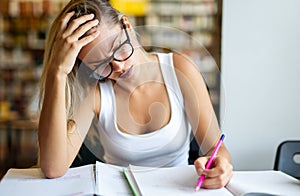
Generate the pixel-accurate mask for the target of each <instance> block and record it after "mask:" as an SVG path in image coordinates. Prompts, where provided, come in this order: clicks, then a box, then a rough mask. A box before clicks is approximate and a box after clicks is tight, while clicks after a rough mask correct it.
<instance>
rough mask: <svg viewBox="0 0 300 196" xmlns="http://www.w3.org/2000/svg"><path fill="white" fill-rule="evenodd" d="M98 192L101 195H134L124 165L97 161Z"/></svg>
mask: <svg viewBox="0 0 300 196" xmlns="http://www.w3.org/2000/svg"><path fill="white" fill-rule="evenodd" d="M96 191H97V192H96V193H97V194H99V195H109V196H117V195H119V196H122V195H127V196H128V195H132V192H131V190H130V188H129V186H128V184H127V182H126V180H125V178H124V176H123V173H122V167H119V166H115V165H110V164H105V163H101V162H96Z"/></svg>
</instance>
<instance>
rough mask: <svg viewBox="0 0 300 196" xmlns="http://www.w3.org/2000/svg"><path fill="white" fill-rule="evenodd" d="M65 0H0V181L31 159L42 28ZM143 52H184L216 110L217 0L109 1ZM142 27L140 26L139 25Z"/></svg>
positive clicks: (45, 28) (34, 154)
mask: <svg viewBox="0 0 300 196" xmlns="http://www.w3.org/2000/svg"><path fill="white" fill-rule="evenodd" d="M67 2H68V0H1V1H0V179H1V177H2V176H3V175H4V174H5V172H6V171H7V169H9V168H12V167H15V168H26V167H31V166H33V165H35V164H36V160H37V123H38V116H37V115H36V113H35V111H36V109H37V95H38V83H39V78H40V75H41V67H42V62H43V49H44V44H45V38H46V36H47V32H48V29H49V27H50V25H51V23H52V21H53V20H54V18H55V16H56V14H57V12H58V11H59V10H60V9H61V8H62V7H63V6H64V5H65V4H66V3H67ZM110 2H111V4H112V5H113V6H114V7H115V8H117V9H118V10H119V11H121V12H122V13H124V14H126V15H127V16H128V17H129V20H130V22H131V23H133V25H135V26H137V31H138V32H139V33H140V34H141V35H142V36H141V37H142V38H143V39H142V40H141V42H142V43H143V46H145V49H146V50H149V51H151V50H152V51H154V50H163V51H168V50H171V51H175V52H181V53H185V54H188V55H189V56H190V57H191V58H192V59H193V60H194V61H195V62H196V63H197V65H199V64H200V65H201V66H200V70H201V72H202V75H203V76H204V79H205V81H206V83H207V86H208V88H209V92H210V95H211V100H212V103H213V105H214V108H215V111H216V113H217V115H218V114H219V93H220V92H219V91H220V85H219V83H220V80H219V78H220V67H221V65H220V62H221V59H220V53H221V16H222V0H110ZM141 27H142V28H141Z"/></svg>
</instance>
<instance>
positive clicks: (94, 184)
mask: <svg viewBox="0 0 300 196" xmlns="http://www.w3.org/2000/svg"><path fill="white" fill-rule="evenodd" d="M123 169H125V171H126V172H127V174H128V176H129V180H130V181H131V182H132V184H136V185H135V188H136V189H137V190H138V194H141V195H146V196H147V195H176V196H177V195H178V196H180V195H218V196H219V195H220V196H222V195H248V194H249V195H251V194H252V195H253V193H265V194H271V195H287V196H290V195H291V196H292V195H295V196H296V195H299V194H300V183H299V181H298V180H296V179H294V178H292V177H290V176H288V175H286V174H284V173H282V172H278V171H247V172H243V171H235V172H234V176H233V178H232V180H231V182H230V183H229V184H228V186H227V187H226V188H222V189H214V190H206V189H200V190H199V191H197V192H195V186H196V183H197V180H198V176H197V174H196V172H195V169H194V166H192V165H190V166H181V167H173V168H149V167H137V166H130V167H128V168H123V167H118V166H113V165H110V164H104V163H100V162H97V163H96V167H95V166H94V165H86V166H82V167H78V168H71V169H69V170H68V172H67V173H66V174H65V175H64V176H63V177H61V178H56V179H45V178H44V176H43V174H42V172H41V170H40V169H39V168H31V169H10V170H9V171H8V172H7V174H6V175H5V176H4V178H3V179H2V181H1V182H0V195H31V196H32V195H33V196H34V195H43V196H44V195H45V196H47V195H49V196H50V195H51V196H55V195H63V196H78V195H108V196H113V195H118V196H119V195H120V196H122V195H133V192H132V189H130V187H129V185H128V182H127V180H126V179H125V177H124V174H123ZM260 195H262V194H260Z"/></svg>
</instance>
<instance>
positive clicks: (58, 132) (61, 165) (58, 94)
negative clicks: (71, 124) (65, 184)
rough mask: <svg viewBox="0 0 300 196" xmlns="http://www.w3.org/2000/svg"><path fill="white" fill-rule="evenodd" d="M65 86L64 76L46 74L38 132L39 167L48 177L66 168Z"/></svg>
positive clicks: (62, 171)
mask: <svg viewBox="0 0 300 196" xmlns="http://www.w3.org/2000/svg"><path fill="white" fill-rule="evenodd" d="M65 85H66V76H64V75H59V74H54V73H53V74H48V77H47V81H46V85H45V94H44V102H43V106H42V110H41V115H40V121H39V132H38V139H39V147H40V165H41V168H42V170H43V171H44V173H45V174H46V175H47V176H48V177H51V176H52V175H54V174H51V171H52V172H53V171H56V172H57V174H63V173H64V172H65V170H66V168H68V153H67V118H66V105H65Z"/></svg>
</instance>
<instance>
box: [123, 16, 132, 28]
mask: <svg viewBox="0 0 300 196" xmlns="http://www.w3.org/2000/svg"><path fill="white" fill-rule="evenodd" d="M122 21H123V24H124V25H125V26H126V28H127V29H130V28H131V24H130V23H129V21H128V18H127V17H126V16H123V17H122Z"/></svg>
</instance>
